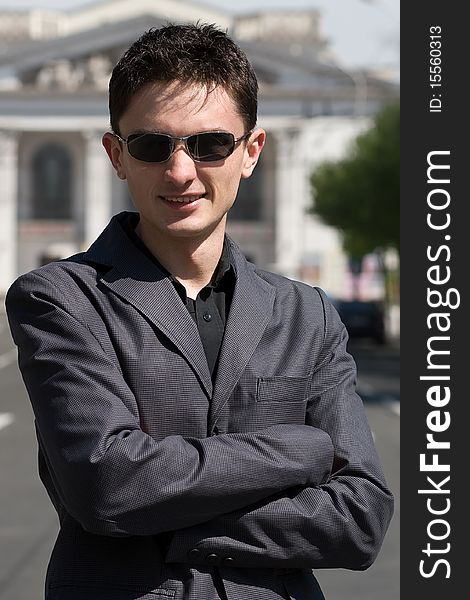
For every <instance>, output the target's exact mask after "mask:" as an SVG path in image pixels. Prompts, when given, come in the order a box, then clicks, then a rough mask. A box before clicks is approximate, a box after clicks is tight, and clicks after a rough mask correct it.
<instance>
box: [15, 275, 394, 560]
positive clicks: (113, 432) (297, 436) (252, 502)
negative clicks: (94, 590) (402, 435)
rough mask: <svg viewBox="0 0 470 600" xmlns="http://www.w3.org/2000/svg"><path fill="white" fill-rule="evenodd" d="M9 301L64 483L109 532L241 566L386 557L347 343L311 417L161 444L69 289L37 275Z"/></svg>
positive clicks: (339, 347) (87, 519) (28, 379)
mask: <svg viewBox="0 0 470 600" xmlns="http://www.w3.org/2000/svg"><path fill="white" fill-rule="evenodd" d="M7 310H8V314H9V319H10V325H11V330H12V334H13V337H14V339H15V342H16V344H17V345H18V348H19V361H20V368H21V372H22V374H23V378H24V381H25V384H26V387H27V389H28V392H29V395H30V399H31V402H32V405H33V410H34V413H35V418H36V424H37V430H38V436H39V441H40V443H41V446H42V448H43V450H44V454H45V460H46V462H47V465H48V469H49V472H50V474H51V478H52V480H53V482H54V487H55V489H56V491H57V493H58V495H59V497H60V501H61V503H62V504H63V505H64V506H65V508H66V510H67V511H68V512H69V513H70V514H71V515H72V516H73V517H74V518H75V519H76V520H78V521H79V522H80V523H81V524H82V526H83V527H84V528H85V529H87V530H89V531H91V532H93V533H98V534H104V535H111V536H119V535H153V534H158V533H161V532H164V531H174V532H175V534H174V535H173V538H172V543H171V545H170V548H169V552H168V555H167V560H168V561H172V562H194V557H192V558H189V556H188V552H189V550H191V549H192V548H194V547H198V548H200V549H201V550H203V553H202V555H203V556H204V555H206V554H207V552H210V551H215V550H217V551H219V552H222V553H225V554H230V556H231V557H234V559H235V561H236V563H235V564H236V566H240V567H248V566H265V567H276V566H289V567H290V566H292V567H304V566H317V565H319V566H343V567H348V566H349V567H350V568H364V567H365V566H368V564H370V562H371V561H372V560H373V558H374V556H375V554H376V552H377V551H378V549H379V547H380V544H381V541H382V538H383V535H384V533H385V530H386V528H387V525H388V522H389V520H390V517H391V506H392V501H391V495H390V492H389V491H388V490H387V488H386V486H385V483H384V481H383V477H382V474H381V472H380V467H379V463H378V459H377V457H376V454H375V450H374V447H373V443H372V440H371V439H370V432H369V430H368V427H367V423H366V422H365V418H364V415H363V411H362V407H361V403H360V400H359V399H358V398H357V396H355V394H354V391H353V389H352V386H353V378H354V368H353V367H352V365H351V362H350V359H348V358H345V352H344V344H345V340H344V339H341V340H339V341H338V340H337V341H335V342H334V343H332V350H331V352H329V353H328V355H327V356H326V358H325V360H324V361H323V363H322V365H320V366H319V369H318V372H317V374H316V376H315V381H318V387H317V388H315V385H314V388H313V389H312V397H311V401H310V404H309V406H310V410H309V414H308V423H307V424H306V425H277V426H273V427H269V428H266V429H263V430H260V431H256V432H252V433H231V434H223V435H219V436H214V437H209V438H204V439H198V438H183V437H181V436H169V437H167V438H165V439H163V440H162V441H159V442H157V441H155V440H154V439H153V438H151V437H150V436H148V435H147V434H146V433H145V432H143V431H142V430H141V428H140V425H139V418H138V414H137V413H136V410H133V407H136V402H135V399H134V398H133V395H132V392H131V390H130V389H129V387H128V386H127V385H126V383H125V381H124V379H123V377H122V374H121V373H120V371H119V369H118V368H117V367H116V365H115V363H114V362H113V361H111V360H110V359H109V357H108V356H107V355H106V353H105V352H104V351H103V349H102V347H101V345H100V344H99V342H98V340H97V339H96V338H95V337H94V336H93V334H92V333H91V331H90V329H89V328H88V327H87V326H86V324H85V323H83V322H82V321H81V319H80V316H79V315H72V314H71V313H70V311H69V310H68V309H67V302H66V299H65V298H63V296H62V294H61V291H60V290H58V289H57V288H56V287H55V286H54V285H53V284H52V283H50V282H49V281H48V280H47V279H45V278H43V277H42V276H40V275H38V274H35V275H28V276H25V277H23V278H22V279H20V280H19V282H17V283H16V284H15V285H14V286H13V288H11V290H10V292H9V294H8V297H7Z"/></svg>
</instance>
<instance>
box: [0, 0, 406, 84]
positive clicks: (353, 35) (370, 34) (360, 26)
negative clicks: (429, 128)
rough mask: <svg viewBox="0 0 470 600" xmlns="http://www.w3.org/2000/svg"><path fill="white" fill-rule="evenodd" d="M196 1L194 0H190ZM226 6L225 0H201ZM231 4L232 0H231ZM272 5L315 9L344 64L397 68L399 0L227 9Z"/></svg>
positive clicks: (15, 3)
mask: <svg viewBox="0 0 470 600" xmlns="http://www.w3.org/2000/svg"><path fill="white" fill-rule="evenodd" d="M93 3H94V2H93V0H68V1H64V0H0V9H1V8H25V7H34V8H53V9H59V10H69V9H73V8H77V7H80V6H85V5H87V4H93ZM193 3H194V4H197V0H193ZM204 4H210V5H213V6H216V7H217V8H221V9H225V10H228V9H227V1H226V0H225V1H224V0H204ZM230 4H232V3H230ZM275 8H285V9H291V10H292V9H295V8H318V9H320V10H321V12H322V15H323V21H322V23H323V33H324V35H325V36H326V37H327V38H328V39H329V40H330V42H331V48H332V50H333V52H334V55H335V56H336V58H337V59H338V60H339V61H340V64H342V65H343V66H344V67H345V68H347V67H392V68H393V69H394V70H395V71H396V72H398V68H399V36H400V1H399V0H258V1H257V2H254V1H253V0H237V2H236V7H234V6H233V5H232V6H231V7H230V10H232V11H236V12H240V11H247V12H250V11H254V10H261V9H262V10H269V9H275Z"/></svg>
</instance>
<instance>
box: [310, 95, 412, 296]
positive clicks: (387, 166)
mask: <svg viewBox="0 0 470 600" xmlns="http://www.w3.org/2000/svg"><path fill="white" fill-rule="evenodd" d="M311 186H312V194H313V202H312V207H311V208H310V212H311V213H312V214H316V215H317V216H319V217H320V219H321V220H322V221H324V222H325V223H327V224H328V225H331V226H332V227H335V228H336V229H338V230H339V231H340V233H341V235H342V239H343V247H344V250H345V252H346V253H347V254H348V255H349V256H350V257H351V258H353V259H361V258H362V257H363V256H364V255H365V254H368V253H371V252H375V253H376V254H377V255H378V256H379V258H382V268H383V269H384V274H385V275H386V276H387V273H386V272H385V264H384V261H383V256H384V253H385V251H386V250H387V249H389V248H396V249H397V250H399V239H400V237H399V236H400V225H399V219H400V107H399V104H398V103H393V104H389V105H387V106H386V107H385V108H384V109H382V110H381V111H380V112H379V113H378V114H377V115H376V117H375V119H374V124H373V126H372V127H371V128H370V129H368V130H367V131H366V132H365V133H363V134H361V135H359V136H358V137H357V138H356V140H355V141H354V143H353V144H352V146H351V149H350V152H349V153H348V155H347V156H346V157H345V158H343V159H342V160H339V161H337V162H324V163H322V164H321V165H320V166H318V167H317V168H316V169H315V171H314V172H313V173H312V175H311ZM387 279H388V280H387V282H386V290H387V291H388V292H389V293H388V294H387V296H389V295H390V291H391V290H390V287H389V286H390V280H389V278H387ZM393 295H395V294H393ZM388 299H389V300H390V298H388Z"/></svg>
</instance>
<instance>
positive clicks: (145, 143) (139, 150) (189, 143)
mask: <svg viewBox="0 0 470 600" xmlns="http://www.w3.org/2000/svg"><path fill="white" fill-rule="evenodd" d="M251 133H252V131H249V132H248V133H245V135H242V136H241V137H239V138H236V137H235V136H234V135H233V133H227V132H225V131H205V132H204V133H195V134H193V135H186V136H184V137H176V136H171V135H167V134H166V133H131V135H129V136H128V138H127V139H126V140H125V139H123V138H122V137H121V136H119V135H118V134H117V133H113V135H114V136H116V137H117V138H118V139H119V140H120V141H121V142H123V143H124V144H127V150H128V152H129V154H130V155H131V156H132V157H133V158H136V159H137V160H142V161H144V162H150V163H160V162H165V161H167V160H168V159H169V158H170V157H171V156H172V154H173V153H174V152H175V150H176V142H183V144H184V147H185V149H186V152H187V153H188V154H189V156H190V157H191V158H192V159H193V160H195V161H196V162H213V161H217V160H223V159H224V158H227V157H228V156H230V155H231V154H232V152H233V151H234V150H235V146H236V145H237V144H238V143H239V142H241V141H242V140H245V139H246V138H247V137H249V136H250V135H251Z"/></svg>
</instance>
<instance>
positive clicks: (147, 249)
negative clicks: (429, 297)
mask: <svg viewBox="0 0 470 600" xmlns="http://www.w3.org/2000/svg"><path fill="white" fill-rule="evenodd" d="M109 92H110V97H109V104H110V113H111V126H112V132H110V133H106V134H105V135H104V137H103V144H104V147H105V149H106V152H107V153H108V156H109V158H110V160H111V163H112V165H113V167H114V169H115V170H116V173H117V175H118V177H120V178H121V179H124V180H126V181H127V184H128V186H129V191H130V194H131V197H132V199H133V202H134V203H135V206H136V208H137V211H138V212H137V213H121V214H119V215H117V216H116V217H114V218H113V219H112V220H111V222H110V224H109V225H108V227H107V228H106V229H105V230H104V232H103V233H102V234H101V235H100V237H99V238H98V239H97V240H96V242H95V243H94V244H93V245H92V246H91V248H90V249H89V250H88V251H87V252H84V253H82V254H78V255H76V256H73V257H70V258H68V259H66V260H63V261H60V262H55V263H50V264H48V265H46V266H44V267H41V268H40V269H38V270H36V271H33V272H31V273H28V274H26V275H24V276H22V277H20V278H19V279H18V280H17V281H16V282H15V283H14V284H13V286H12V287H11V289H10V291H9V294H8V298H7V309H8V315H9V319H10V324H11V330H12V333H13V336H14V339H15V342H16V344H17V345H18V349H19V362H20V368H21V371H22V374H23V377H24V380H25V383H26V386H27V389H28V392H29V395H30V398H31V402H32V405H33V408H34V413H35V419H36V429H37V436H38V442H39V449H40V454H39V469H40V475H41V478H42V481H43V483H44V485H45V487H46V488H47V491H48V493H49V495H50V497H51V500H52V502H53V503H54V506H55V508H56V509H57V512H58V514H59V518H60V532H59V535H58V539H57V542H56V545H55V547H54V550H53V553H52V557H51V561H50V564H49V568H48V573H47V579H46V597H47V598H48V600H54V599H60V600H69V599H70V600H72V599H73V600H92V599H96V600H108V599H112V600H124V599H126V600H127V599H129V600H130V599H131V598H132V599H133V600H135V599H137V598H140V599H150V598H162V599H163V598H165V599H167V598H168V599H169V598H174V599H183V598H184V599H191V600H242V599H243V600H248V599H249V600H257V599H260V600H261V599H263V600H271V599H272V600H274V599H279V598H283V599H289V598H296V599H297V600H303V599H305V600H306V599H314V600H319V599H321V598H323V594H322V592H321V590H320V588H319V586H318V583H317V582H316V579H315V577H314V575H313V574H312V569H314V568H322V567H343V568H349V569H365V568H367V567H368V566H369V565H370V564H371V563H372V562H373V560H374V558H375V557H376V555H377V553H378V551H379V549H380V546H381V543H382V540H383V537H384V534H385V531H386V529H387V526H388V523H389V520H390V518H391V514H392V496H391V494H390V492H389V490H388V489H387V486H386V484H385V481H384V477H383V474H382V470H381V467H380V464H379V460H378V458H377V454H376V451H375V448H374V444H373V441H372V438H371V434H370V430H369V427H368V425H367V422H366V418H365V416H364V411H363V406H362V402H361V400H360V398H359V397H358V396H357V395H356V393H355V391H354V385H355V366H354V362H353V360H352V358H351V357H350V356H349V355H348V354H347V352H346V339H347V336H346V332H345V329H344V327H343V325H342V323H341V322H340V321H339V318H338V316H337V314H336V312H335V311H334V310H333V309H332V307H331V305H330V303H329V302H328V300H327V299H326V297H325V294H324V293H323V292H322V291H321V290H319V289H315V288H311V287H309V286H306V285H303V284H300V283H297V282H293V281H290V280H288V279H285V278H283V277H281V276H279V275H275V274H272V273H267V272H265V271H262V270H259V269H257V268H256V267H255V266H254V265H252V264H250V263H248V262H247V261H246V259H245V258H244V256H243V254H242V252H241V251H240V250H239V249H238V247H237V246H236V244H234V243H233V242H232V241H231V240H230V239H229V238H228V237H226V236H225V225H226V219H227V212H228V210H229V209H230V207H231V206H232V204H233V203H234V201H235V198H236V195H237V189H238V186H239V183H240V179H241V178H246V177H249V176H250V175H251V173H252V172H253V169H254V168H255V166H256V162H257V160H258V158H259V155H260V152H261V150H262V148H263V145H264V142H265V137H266V134H265V132H264V131H263V129H261V128H259V127H257V126H256V110H257V82H256V78H255V75H254V73H253V70H252V68H251V66H250V64H249V62H248V61H247V59H246V57H245V55H244V54H243V53H242V52H241V50H240V49H239V48H238V47H237V46H236V45H235V44H234V43H233V42H232V41H231V40H230V39H229V38H228V37H227V36H226V35H225V34H224V33H222V32H221V31H219V30H217V29H216V28H215V27H213V26H208V25H184V26H179V25H178V26H167V27H164V28H162V29H159V30H151V31H149V32H147V33H145V34H144V35H143V36H142V37H141V38H140V39H139V40H137V41H136V42H135V43H134V44H133V45H132V46H131V48H130V49H129V50H128V51H127V53H126V54H125V55H124V56H123V57H122V59H121V60H120V62H119V63H118V65H117V66H116V67H115V69H114V71H113V75H112V78H111V82H110V88H109ZM96 202H99V198H96Z"/></svg>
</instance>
